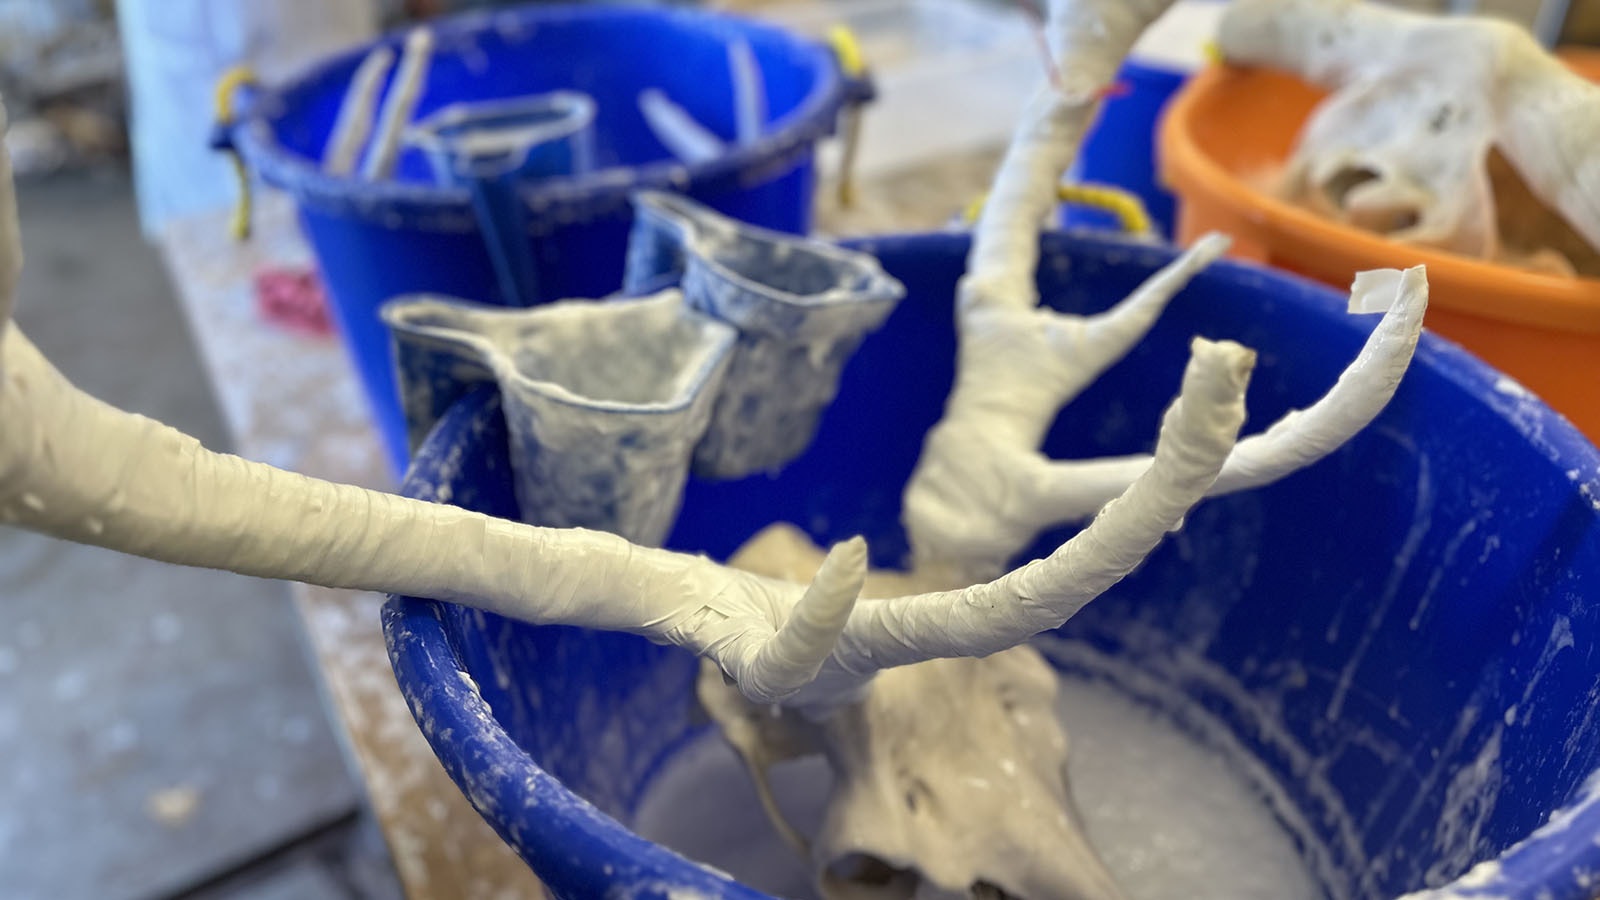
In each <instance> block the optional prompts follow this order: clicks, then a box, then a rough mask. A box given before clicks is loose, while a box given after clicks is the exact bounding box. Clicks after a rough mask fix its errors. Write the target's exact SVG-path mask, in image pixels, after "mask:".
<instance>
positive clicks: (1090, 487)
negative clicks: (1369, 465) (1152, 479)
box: [1027, 266, 1428, 528]
mask: <svg viewBox="0 0 1600 900" xmlns="http://www.w3.org/2000/svg"><path fill="white" fill-rule="evenodd" d="M1379 274H1380V273H1363V275H1362V276H1360V277H1358V279H1357V282H1356V285H1355V288H1354V289H1353V292H1352V294H1351V300H1350V304H1351V308H1352V311H1355V312H1367V311H1370V310H1371V309H1373V308H1382V307H1383V306H1387V310H1386V311H1385V313H1384V316H1383V319H1382V320H1381V321H1379V323H1378V325H1377V327H1376V328H1374V329H1373V331H1372V333H1371V334H1370V335H1369V336H1368V337H1367V340H1366V343H1365V344H1363V345H1362V347H1361V351H1360V353H1358V354H1357V355H1356V358H1355V359H1354V360H1353V361H1351V363H1350V365H1349V366H1347V367H1346V368H1345V370H1344V371H1343V372H1341V373H1340V375H1339V379H1338V380H1337V381H1336V382H1335V383H1334V385H1333V387H1331V388H1329V389H1328V392H1327V393H1326V394H1324V395H1323V396H1322V397H1321V398H1320V399H1318V400H1317V402H1316V403H1314V404H1312V405H1311V406H1309V407H1307V408H1306V409H1303V410H1297V411H1295V412H1291V413H1289V414H1288V415H1285V416H1284V417H1283V418H1281V419H1279V420H1278V421H1277V422H1274V423H1273V424H1272V425H1271V427H1269V428H1267V430H1266V431H1263V432H1261V433H1259V434H1253V435H1250V436H1249V437H1246V438H1242V439H1241V440H1240V441H1239V443H1238V445H1237V446H1235V447H1234V448H1233V452H1232V453H1231V454H1229V455H1228V461H1227V463H1226V464H1225V465H1224V466H1223V467H1222V472H1221V474H1219V475H1218V476H1217V481H1216V483H1215V484H1213V485H1212V486H1211V489H1210V490H1209V491H1207V492H1206V496H1207V497H1220V496H1222V495H1224V494H1231V493H1235V492H1238V491H1244V490H1249V489H1251V488H1256V487H1261V486H1262V485H1266V484H1271V483H1272V482H1274V481H1277V480H1278V479H1279V478H1282V477H1284V476H1285V475H1288V474H1289V473H1291V472H1295V471H1298V470H1299V469H1303V468H1305V467H1306V466H1309V465H1311V464H1312V463H1315V462H1317V461H1318V460H1321V459H1322V458H1323V457H1325V456H1327V455H1328V454H1330V453H1332V452H1333V451H1335V450H1337V449H1338V448H1339V447H1341V446H1343V445H1344V443H1345V442H1346V441H1348V440H1350V438H1352V437H1354V436H1355V435H1356V433H1358V432H1359V431H1361V429H1363V428H1365V427H1367V425H1369V424H1371V422H1372V420H1373V419H1375V418H1377V416H1378V414H1379V413H1381V412H1382V411H1383V409H1384V407H1385V406H1387V405H1388V403H1389V400H1390V399H1391V398H1393V397H1394V393H1395V391H1396V390H1397V389H1398V388H1399V386H1400V382H1401V380H1402V379H1403V378H1404V377H1405V373H1406V369H1407V368H1408V367H1409V366H1410V365H1411V358H1412V356H1413V355H1414V354H1415V353H1416V349H1417V342H1418V341H1419V340H1420V339H1421V337H1422V324H1423V315H1424V313H1426V312H1427V309H1428V277H1427V272H1426V271H1425V270H1424V269H1423V268H1422V267H1421V266H1418V267H1415V268H1412V269H1407V270H1406V271H1404V272H1385V273H1381V274H1382V276H1384V277H1374V276H1378V275H1379ZM1388 275H1394V276H1397V277H1395V278H1394V279H1393V280H1391V279H1390V278H1389V277H1387V276H1388ZM1033 463H1034V464H1033V466H1032V471H1031V472H1030V474H1029V478H1028V480H1027V484H1028V490H1027V495H1028V496H1029V497H1031V498H1033V502H1034V503H1035V504H1036V506H1035V507H1034V508H1035V509H1037V510H1038V511H1039V512H1040V515H1041V519H1040V521H1039V523H1038V526H1039V527H1040V528H1045V527H1049V526H1051V525H1058V524H1061V523H1064V522H1076V521H1081V520H1083V519H1086V518H1088V517H1089V516H1092V515H1094V513H1095V510H1098V509H1099V508H1100V507H1101V506H1103V505H1105V503H1106V502H1107V501H1109V500H1110V499H1111V498H1113V497H1115V496H1116V495H1117V494H1118V493H1120V492H1121V491H1122V490H1123V489H1124V487H1125V486H1126V485H1128V484H1130V483H1132V482H1133V480H1134V479H1136V478H1138V477H1139V474H1140V473H1141V472H1144V471H1145V470H1146V469H1148V468H1149V467H1150V457H1149V456H1148V455H1144V454H1141V455H1138V456H1123V457H1108V458H1103V459H1093V460H1082V461H1078V460H1073V461H1060V462H1058V461H1052V460H1046V459H1043V458H1042V457H1039V458H1035V459H1034V460H1033Z"/></svg>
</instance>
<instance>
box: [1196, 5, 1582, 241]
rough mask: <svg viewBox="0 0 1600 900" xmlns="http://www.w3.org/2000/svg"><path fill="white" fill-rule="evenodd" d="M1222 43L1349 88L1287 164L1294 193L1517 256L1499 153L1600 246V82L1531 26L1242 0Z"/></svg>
mask: <svg viewBox="0 0 1600 900" xmlns="http://www.w3.org/2000/svg"><path fill="white" fill-rule="evenodd" d="M1218 43H1219V46H1220V47H1221V49H1222V51H1223V53H1224V55H1225V56H1226V57H1227V58H1228V59H1229V60H1230V61H1234V62H1239V63H1243V64H1247V65H1264V66H1270V67H1273V68H1278V69H1283V70H1286V71H1289V72H1292V73H1294V74H1296V75H1298V76H1300V77H1301V78H1304V79H1306V80H1308V81H1310V82H1313V83H1315V84H1318V85H1321V86H1323V87H1326V88H1329V89H1332V90H1333V91H1334V93H1333V95H1332V96H1331V97H1330V98H1329V99H1328V100H1327V101H1326V102H1325V103H1323V104H1322V105H1321V106H1320V107H1319V108H1318V109H1317V110H1316V112H1315V113H1313V115H1312V117H1311V119H1310V120H1309V121H1308V122H1307V123H1306V126H1305V128H1304V130H1303V131H1302V133H1301V136H1300V140H1299V144H1298V146H1297V147H1296V149H1295V152H1294V155H1293V157H1292V158H1291V160H1290V163H1289V166H1288V169H1287V170H1286V172H1285V183H1284V185H1283V190H1284V191H1285V193H1286V194H1287V195H1288V196H1289V197H1290V198H1291V199H1296V200H1299V201H1301V202H1304V203H1306V204H1307V205H1309V206H1311V207H1312V208H1316V209H1320V210H1322V211H1324V212H1326V213H1328V214H1331V215H1333V216H1335V217H1337V218H1341V219H1343V220H1345V221H1349V222H1351V223H1353V224H1356V225H1359V226H1362V227H1366V228H1369V229H1372V230H1376V231H1379V232H1381V233H1384V234H1387V235H1389V236H1391V237H1393V238H1395V239H1397V240H1406V241H1414V242H1417V243H1421V244H1428V245H1431V246H1437V247H1441V248H1444V249H1448V250H1454V251H1457V252H1461V253H1467V254H1473V255H1477V256H1482V257H1485V258H1496V257H1499V256H1502V255H1504V252H1505V250H1506V248H1503V247H1502V246H1501V243H1502V237H1503V235H1502V231H1503V228H1501V227H1497V218H1498V215H1499V214H1500V213H1501V212H1503V210H1497V208H1496V207H1497V197H1496V193H1495V191H1494V190H1493V189H1492V188H1491V172H1492V171H1493V169H1492V168H1491V166H1490V163H1491V159H1490V154H1491V150H1498V151H1499V152H1500V153H1501V154H1503V155H1504V157H1505V160H1506V161H1507V162H1509V164H1510V167H1511V168H1512V169H1514V170H1515V173H1516V175H1517V176H1520V179H1521V181H1522V182H1525V184H1526V187H1527V188H1528V189H1530V190H1531V192H1532V194H1533V195H1534V196H1535V197H1537V198H1538V200H1540V201H1542V202H1543V203H1544V204H1545V205H1546V206H1547V207H1548V208H1549V209H1550V210H1553V211H1554V212H1555V213H1557V214H1559V217H1560V219H1562V220H1564V222H1562V223H1561V226H1562V227H1570V228H1571V229H1573V230H1575V231H1576V232H1577V234H1578V235H1580V236H1581V238H1582V239H1583V240H1584V241H1587V243H1588V245H1589V247H1590V248H1591V249H1600V159H1597V158H1596V155H1595V154H1594V153H1593V152H1592V148H1593V147H1594V146H1595V145H1596V142H1597V141H1600V86H1596V85H1594V84H1592V83H1590V82H1589V81H1587V80H1586V79H1584V78H1583V77H1581V76H1579V75H1577V74H1576V73H1574V72H1572V71H1571V70H1570V69H1568V68H1567V67H1566V66H1565V65H1563V64H1562V63H1561V62H1560V61H1559V60H1557V59H1556V58H1554V57H1553V56H1551V55H1550V54H1549V53H1547V52H1545V50H1544V48H1542V47H1541V46H1540V45H1539V43H1538V42H1537V41H1536V40H1535V39H1534V38H1533V36H1532V35H1531V34H1529V33H1528V32H1527V31H1525V30H1523V29H1522V28H1519V27H1517V26H1515V25H1513V24H1511V23H1508V22H1503V21H1499V20H1495V19H1491V18H1480V17H1463V16H1449V17H1441V16H1430V15H1424V14H1420V13H1413V12H1407V11H1404V10H1397V9H1394V8H1391V7H1389V6H1385V5H1380V4H1376V3H1369V2H1362V0H1240V2H1237V3H1231V4H1229V8H1228V10H1227V12H1226V13H1225V14H1224V16H1223V18H1222V23H1221V27H1220V30H1219V34H1218ZM1500 202H1504V198H1501V199H1500Z"/></svg>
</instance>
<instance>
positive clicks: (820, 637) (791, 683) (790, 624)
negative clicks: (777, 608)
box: [724, 537, 867, 703]
mask: <svg viewBox="0 0 1600 900" xmlns="http://www.w3.org/2000/svg"><path fill="white" fill-rule="evenodd" d="M866 580H867V542H866V541H865V540H863V539H861V538H860V537H855V538H851V539H850V540H848V541H845V542H844V543H841V544H837V545H835V546H834V548H833V549H832V550H831V551H829V553H828V556H827V558H826V559H824V560H823V561H822V568H820V569H818V570H817V574H816V577H814V578H813V579H812V580H811V586H810V587H808V588H806V592H805V594H804V595H803V596H801V598H800V602H798V603H796V604H795V606H794V609H793V610H792V611H791V612H790V613H789V618H788V619H787V620H786V621H785V622H784V623H783V625H782V626H780V627H779V628H778V631H777V633H776V634H774V635H773V636H772V637H771V638H770V639H768V640H763V641H760V642H759V643H750V644H748V645H747V646H748V647H749V650H747V651H746V653H745V654H744V659H743V660H741V661H739V662H737V663H734V664H732V665H728V664H726V663H725V664H724V671H726V672H728V673H729V675H730V677H732V678H733V680H734V681H735V682H736V683H738V685H739V690H740V691H741V692H742V693H743V694H744V695H745V696H746V697H748V698H750V699H751V700H754V701H756V702H758V703H778V702H780V701H783V700H785V699H787V698H789V697H791V696H793V695H794V694H795V693H796V692H798V691H799V690H800V689H802V688H804V687H805V686H806V685H808V684H810V683H811V682H812V680H813V679H815V678H816V677H817V672H818V671H819V670H821V668H822V666H823V663H825V662H826V661H827V659H828V657H829V655H831V654H832V653H833V650H834V645H835V644H836V643H837V642H838V640H839V634H840V632H842V631H844V628H845V623H846V622H848V621H849V619H850V613H851V610H852V609H853V608H854V607H855V605H856V598H857V597H859V596H860V595H861V588H862V585H864V584H865V583H866ZM748 635H750V632H743V633H742V635H741V636H742V637H743V636H748ZM751 651H753V652H751ZM726 655H728V654H724V656H726ZM744 660H748V661H747V662H746V661H744Z"/></svg>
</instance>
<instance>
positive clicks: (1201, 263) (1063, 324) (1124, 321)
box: [1048, 232, 1233, 406]
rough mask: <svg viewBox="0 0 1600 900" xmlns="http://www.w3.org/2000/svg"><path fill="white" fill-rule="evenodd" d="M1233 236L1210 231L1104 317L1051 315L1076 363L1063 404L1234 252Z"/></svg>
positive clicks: (1061, 344)
mask: <svg viewBox="0 0 1600 900" xmlns="http://www.w3.org/2000/svg"><path fill="white" fill-rule="evenodd" d="M1232 243H1233V239H1232V238H1230V237H1228V236H1227V235H1224V234H1219V233H1217V232H1210V233H1207V234H1205V235H1202V236H1201V237H1200V239H1199V240H1197V241H1195V242H1194V245H1193V246H1191V247H1189V249H1187V250H1185V251H1184V252H1183V253H1182V254H1180V255H1179V256H1178V258H1177V259H1174V260H1173V261H1172V262H1170V263H1168V264H1166V265H1165V266H1162V267H1161V268H1160V269H1158V270H1157V271H1156V272H1155V274H1153V275H1151V276H1150V277H1149V278H1147V279H1145V281H1144V282H1143V283H1142V284H1140V285H1139V287H1138V288H1136V289H1134V292H1133V293H1131V294H1129V295H1128V297H1127V299H1125V300H1123V301H1122V302H1121V303H1118V304H1117V305H1116V306H1113V307H1112V308H1110V309H1108V310H1106V311H1105V312H1103V313H1100V314H1098V315H1094V316H1089V317H1086V318H1085V317H1081V316H1074V315H1070V314H1063V313H1049V314H1048V315H1049V317H1050V320H1051V328H1052V331H1054V332H1055V333H1056V334H1057V335H1058V338H1057V340H1056V341H1055V342H1054V343H1055V344H1056V347H1057V350H1058V352H1059V353H1060V354H1061V356H1063V357H1065V358H1070V359H1072V360H1073V361H1074V365H1073V378H1072V380H1071V382H1070V383H1069V384H1067V385H1064V390H1063V395H1062V396H1061V398H1060V404H1059V405H1061V406H1064V405H1066V404H1068V403H1071V402H1072V401H1073V400H1075V399H1077V396H1078V395H1079V394H1081V393H1083V391H1084V389H1085V388H1087V387H1088V386H1089V385H1090V384H1092V383H1093V382H1094V380H1095V379H1097V378H1099V377H1100V376H1101V375H1102V374H1103V373H1104V372H1105V370H1106V369H1109V368H1111V367H1112V366H1114V365H1116V364H1117V363H1118V362H1120V361H1121V360H1122V358H1123V357H1124V356H1127V355H1128V351H1130V350H1132V349H1133V348H1134V346H1135V345H1136V344H1138V343H1139V341H1141V340H1143V339H1144V336H1145V335H1147V334H1149V333H1150V329H1151V328H1153V327H1154V326H1155V324H1156V320H1157V319H1159V318H1161V314H1162V312H1164V311H1165V310H1166V308H1167V304H1168V303H1170V302H1171V301H1172V298H1173V297H1174V296H1176V295H1177V293H1178V292H1179V291H1181V290H1183V289H1184V288H1185V287H1187V286H1188V285H1189V282H1190V281H1192V280H1193V279H1194V278H1195V276H1197V275H1199V274H1200V272H1201V271H1202V270H1204V269H1205V268H1206V267H1207V266H1209V265H1211V264H1212V263H1214V262H1216V261H1217V260H1218V259H1220V258H1221V257H1222V254H1224V253H1226V252H1227V251H1228V247H1229V246H1230V245H1231V244H1232Z"/></svg>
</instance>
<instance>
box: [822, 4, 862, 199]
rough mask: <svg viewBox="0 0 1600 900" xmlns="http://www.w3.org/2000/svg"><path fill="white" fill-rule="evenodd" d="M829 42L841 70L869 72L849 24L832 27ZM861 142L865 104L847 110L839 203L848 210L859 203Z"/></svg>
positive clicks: (848, 73)
mask: <svg viewBox="0 0 1600 900" xmlns="http://www.w3.org/2000/svg"><path fill="white" fill-rule="evenodd" d="M828 44H829V46H831V47H832V48H833V54H834V56H836V57H838V59H839V70H840V71H841V72H843V73H844V74H845V76H846V77H849V78H862V77H865V76H866V73H867V63H866V59H865V57H864V56H863V55H862V53H861V42H860V41H858V40H856V34H855V32H854V31H851V30H850V28H849V26H846V25H835V26H833V27H832V28H830V29H828ZM860 145H861V107H860V106H859V105H856V106H852V107H851V108H850V109H849V110H847V111H846V112H845V123H844V157H843V159H841V160H840V163H839V205H840V206H842V207H844V208H846V209H848V208H850V207H851V206H854V205H855V202H856V179H855V169H856V155H857V150H858V149H859V148H860Z"/></svg>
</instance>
